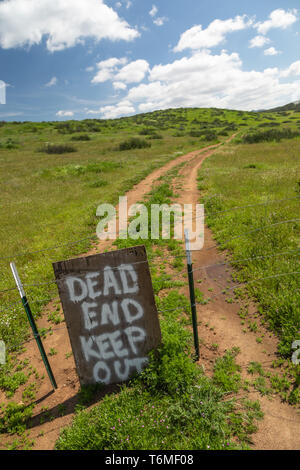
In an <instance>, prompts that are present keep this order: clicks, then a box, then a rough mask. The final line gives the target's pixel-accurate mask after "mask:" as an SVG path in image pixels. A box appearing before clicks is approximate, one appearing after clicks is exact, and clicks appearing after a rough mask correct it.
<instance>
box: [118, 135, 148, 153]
mask: <svg viewBox="0 0 300 470" xmlns="http://www.w3.org/2000/svg"><path fill="white" fill-rule="evenodd" d="M147 147H151V143H150V142H147V141H146V140H144V139H139V138H138V137H131V139H128V140H124V141H123V142H121V143H120V145H119V150H130V149H142V148H147Z"/></svg>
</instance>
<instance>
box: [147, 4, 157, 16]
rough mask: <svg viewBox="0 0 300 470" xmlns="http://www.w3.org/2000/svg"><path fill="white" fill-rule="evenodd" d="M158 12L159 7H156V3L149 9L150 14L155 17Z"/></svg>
mask: <svg viewBox="0 0 300 470" xmlns="http://www.w3.org/2000/svg"><path fill="white" fill-rule="evenodd" d="M157 12H158V9H157V7H156V6H155V5H152V8H151V10H150V11H149V15H150V16H152V17H154V16H156V15H157Z"/></svg>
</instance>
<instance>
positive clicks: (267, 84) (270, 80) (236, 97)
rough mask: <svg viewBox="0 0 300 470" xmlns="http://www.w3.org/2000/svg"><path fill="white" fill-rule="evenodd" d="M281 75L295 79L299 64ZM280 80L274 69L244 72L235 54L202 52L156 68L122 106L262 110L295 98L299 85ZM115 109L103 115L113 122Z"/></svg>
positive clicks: (144, 108)
mask: <svg viewBox="0 0 300 470" xmlns="http://www.w3.org/2000/svg"><path fill="white" fill-rule="evenodd" d="M284 73H285V76H291V75H297V74H298V75H300V61H299V62H297V63H294V64H292V66H291V67H290V68H289V69H288V70H286V71H284ZM282 77H283V72H282V71H280V70H279V69H278V68H276V67H274V68H267V69H265V70H264V71H260V72H258V71H255V70H250V71H246V70H244V69H243V63H242V61H241V59H240V57H239V55H238V54H236V53H231V54H230V53H228V52H227V51H222V52H221V53H220V54H212V53H211V52H210V51H208V50H203V51H198V52H196V53H194V54H193V55H192V56H191V57H183V58H182V59H179V60H175V61H174V62H172V63H169V64H166V65H156V66H155V67H153V68H152V69H151V70H150V72H149V81H148V82H147V83H143V84H140V85H137V86H134V87H132V88H131V89H129V91H128V93H127V96H126V97H125V98H124V99H123V100H122V103H124V100H125V101H127V102H129V103H130V109H132V108H135V109H136V112H148V111H152V110H155V109H168V108H177V107H220V108H229V109H243V110H251V109H263V108H265V109H266V108H271V107H275V106H279V105H282V104H284V103H287V102H290V101H295V100H297V99H299V88H300V81H299V80H298V81H297V80H294V81H290V82H289V83H284V82H282V81H281V78H282ZM118 109H119V105H118V104H117V105H114V106H113V108H112V109H111V108H107V107H106V112H109V113H111V112H112V113H113V115H114V117H117V116H118V114H117V113H118ZM123 111H124V109H123ZM132 112H133V111H130V113H132Z"/></svg>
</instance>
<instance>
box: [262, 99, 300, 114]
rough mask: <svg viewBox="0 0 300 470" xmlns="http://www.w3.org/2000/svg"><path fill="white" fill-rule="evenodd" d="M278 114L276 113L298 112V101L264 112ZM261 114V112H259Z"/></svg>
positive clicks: (299, 103) (299, 106) (299, 110)
mask: <svg viewBox="0 0 300 470" xmlns="http://www.w3.org/2000/svg"><path fill="white" fill-rule="evenodd" d="M266 111H267V112H278V111H298V112H300V100H298V101H294V102H293V103H289V104H286V105H284V106H279V107H278V108H272V109H266V110H264V112H266ZM261 112H263V111H261Z"/></svg>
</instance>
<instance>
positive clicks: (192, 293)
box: [184, 229, 200, 361]
mask: <svg viewBox="0 0 300 470" xmlns="http://www.w3.org/2000/svg"><path fill="white" fill-rule="evenodd" d="M184 237H185V250H186V261H187V272H188V279H189V290H190V302H191V311H192V321H193V333H194V345H195V356H196V360H197V361H199V357H200V354H199V339H198V325H197V310H196V301H195V289H194V276H193V263H192V257H191V251H190V240H189V231H188V230H187V229H186V230H185V231H184Z"/></svg>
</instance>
